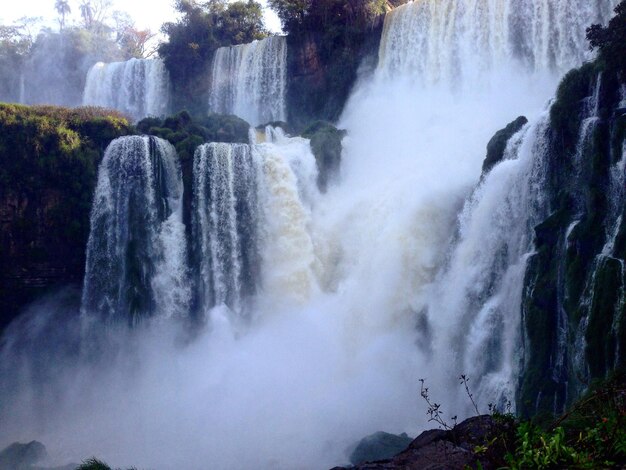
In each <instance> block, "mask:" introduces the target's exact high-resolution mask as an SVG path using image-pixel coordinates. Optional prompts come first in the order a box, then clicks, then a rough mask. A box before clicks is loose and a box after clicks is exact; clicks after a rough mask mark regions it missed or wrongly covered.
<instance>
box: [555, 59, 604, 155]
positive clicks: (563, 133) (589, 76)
mask: <svg viewBox="0 0 626 470" xmlns="http://www.w3.org/2000/svg"><path fill="white" fill-rule="evenodd" d="M597 72H598V69H597V66H596V64H595V63H588V64H585V65H583V66H582V67H581V68H579V69H574V70H571V71H570V72H568V73H567V74H566V75H565V77H564V78H563V80H561V83H560V84H559V88H558V90H557V95H556V101H555V102H554V104H553V105H552V108H550V120H551V126H552V128H553V129H555V131H556V132H557V133H558V134H559V136H558V138H559V141H560V144H561V145H562V147H563V149H564V150H566V151H571V150H572V149H574V148H575V146H576V141H577V137H578V131H579V130H580V120H581V118H580V116H581V114H582V113H581V109H582V100H583V99H584V98H586V97H588V96H589V95H590V94H591V89H592V87H593V84H594V80H595V78H596V77H597Z"/></svg>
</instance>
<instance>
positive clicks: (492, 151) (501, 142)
mask: <svg viewBox="0 0 626 470" xmlns="http://www.w3.org/2000/svg"><path fill="white" fill-rule="evenodd" d="M527 123H528V119H526V117H524V116H520V117H518V118H517V119H516V120H515V121H513V122H511V123H509V124H508V125H507V126H506V127H505V128H504V129H501V130H499V131H498V132H496V134H495V135H494V136H493V137H492V138H491V140H490V141H489V143H488V144H487V157H486V158H485V161H484V162H483V174H484V173H488V172H489V171H491V169H492V168H493V167H494V166H495V165H496V164H497V163H500V162H501V161H502V159H503V158H504V151H505V150H506V144H507V143H508V141H509V139H510V138H511V137H513V136H514V135H515V134H516V133H517V132H519V130H520V129H521V128H522V127H524V126H525V125H526V124H527Z"/></svg>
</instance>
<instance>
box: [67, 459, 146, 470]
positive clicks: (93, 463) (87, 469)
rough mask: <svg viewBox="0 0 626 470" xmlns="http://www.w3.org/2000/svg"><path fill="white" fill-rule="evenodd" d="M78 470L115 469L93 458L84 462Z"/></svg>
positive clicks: (132, 469) (131, 469) (133, 468)
mask: <svg viewBox="0 0 626 470" xmlns="http://www.w3.org/2000/svg"><path fill="white" fill-rule="evenodd" d="M76 470H113V469H112V468H111V467H109V466H108V465H107V464H106V463H104V462H103V461H102V460H98V459H97V458H95V457H92V458H90V459H87V460H85V461H83V463H82V464H80V465H79V466H78V467H76ZM117 470H119V469H117ZM128 470H136V469H135V467H132V468H129V469H128Z"/></svg>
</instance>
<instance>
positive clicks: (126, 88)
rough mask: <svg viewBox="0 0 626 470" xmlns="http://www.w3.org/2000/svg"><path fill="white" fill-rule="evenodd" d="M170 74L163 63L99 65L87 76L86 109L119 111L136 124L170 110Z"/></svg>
mask: <svg viewBox="0 0 626 470" xmlns="http://www.w3.org/2000/svg"><path fill="white" fill-rule="evenodd" d="M169 89H170V81H169V74H168V72H167V69H166V68H165V64H164V63H163V61H161V60H146V59H130V60H128V61H126V62H112V63H110V64H105V63H103V62H98V63H97V64H95V65H94V66H93V67H91V69H90V70H89V72H88V73H87V82H86V84H85V90H84V93H83V105H92V106H102V107H104V108H112V109H117V110H119V111H121V112H123V113H126V114H128V115H129V116H130V117H131V118H133V119H135V120H139V119H142V118H144V117H147V116H163V115H165V114H167V112H168V109H169V91H170V90H169Z"/></svg>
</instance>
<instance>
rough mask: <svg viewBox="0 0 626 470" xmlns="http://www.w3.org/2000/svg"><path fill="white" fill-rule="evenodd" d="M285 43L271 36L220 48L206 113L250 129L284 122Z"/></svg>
mask: <svg viewBox="0 0 626 470" xmlns="http://www.w3.org/2000/svg"><path fill="white" fill-rule="evenodd" d="M286 75H287V40H286V38H285V37H283V36H272V37H269V38H266V39H263V40H261V41H253V42H251V43H250V44H241V45H238V46H231V47H221V48H219V49H218V50H217V51H216V52H215V57H214V59H213V69H212V73H211V91H210V97H209V110H210V111H211V112H215V113H221V114H235V115H237V116H239V117H240V118H242V119H245V120H246V121H248V122H250V124H252V125H253V126H256V125H259V124H264V123H270V122H274V121H284V120H285V119H286V104H285V94H286V87H287V85H286Z"/></svg>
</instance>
